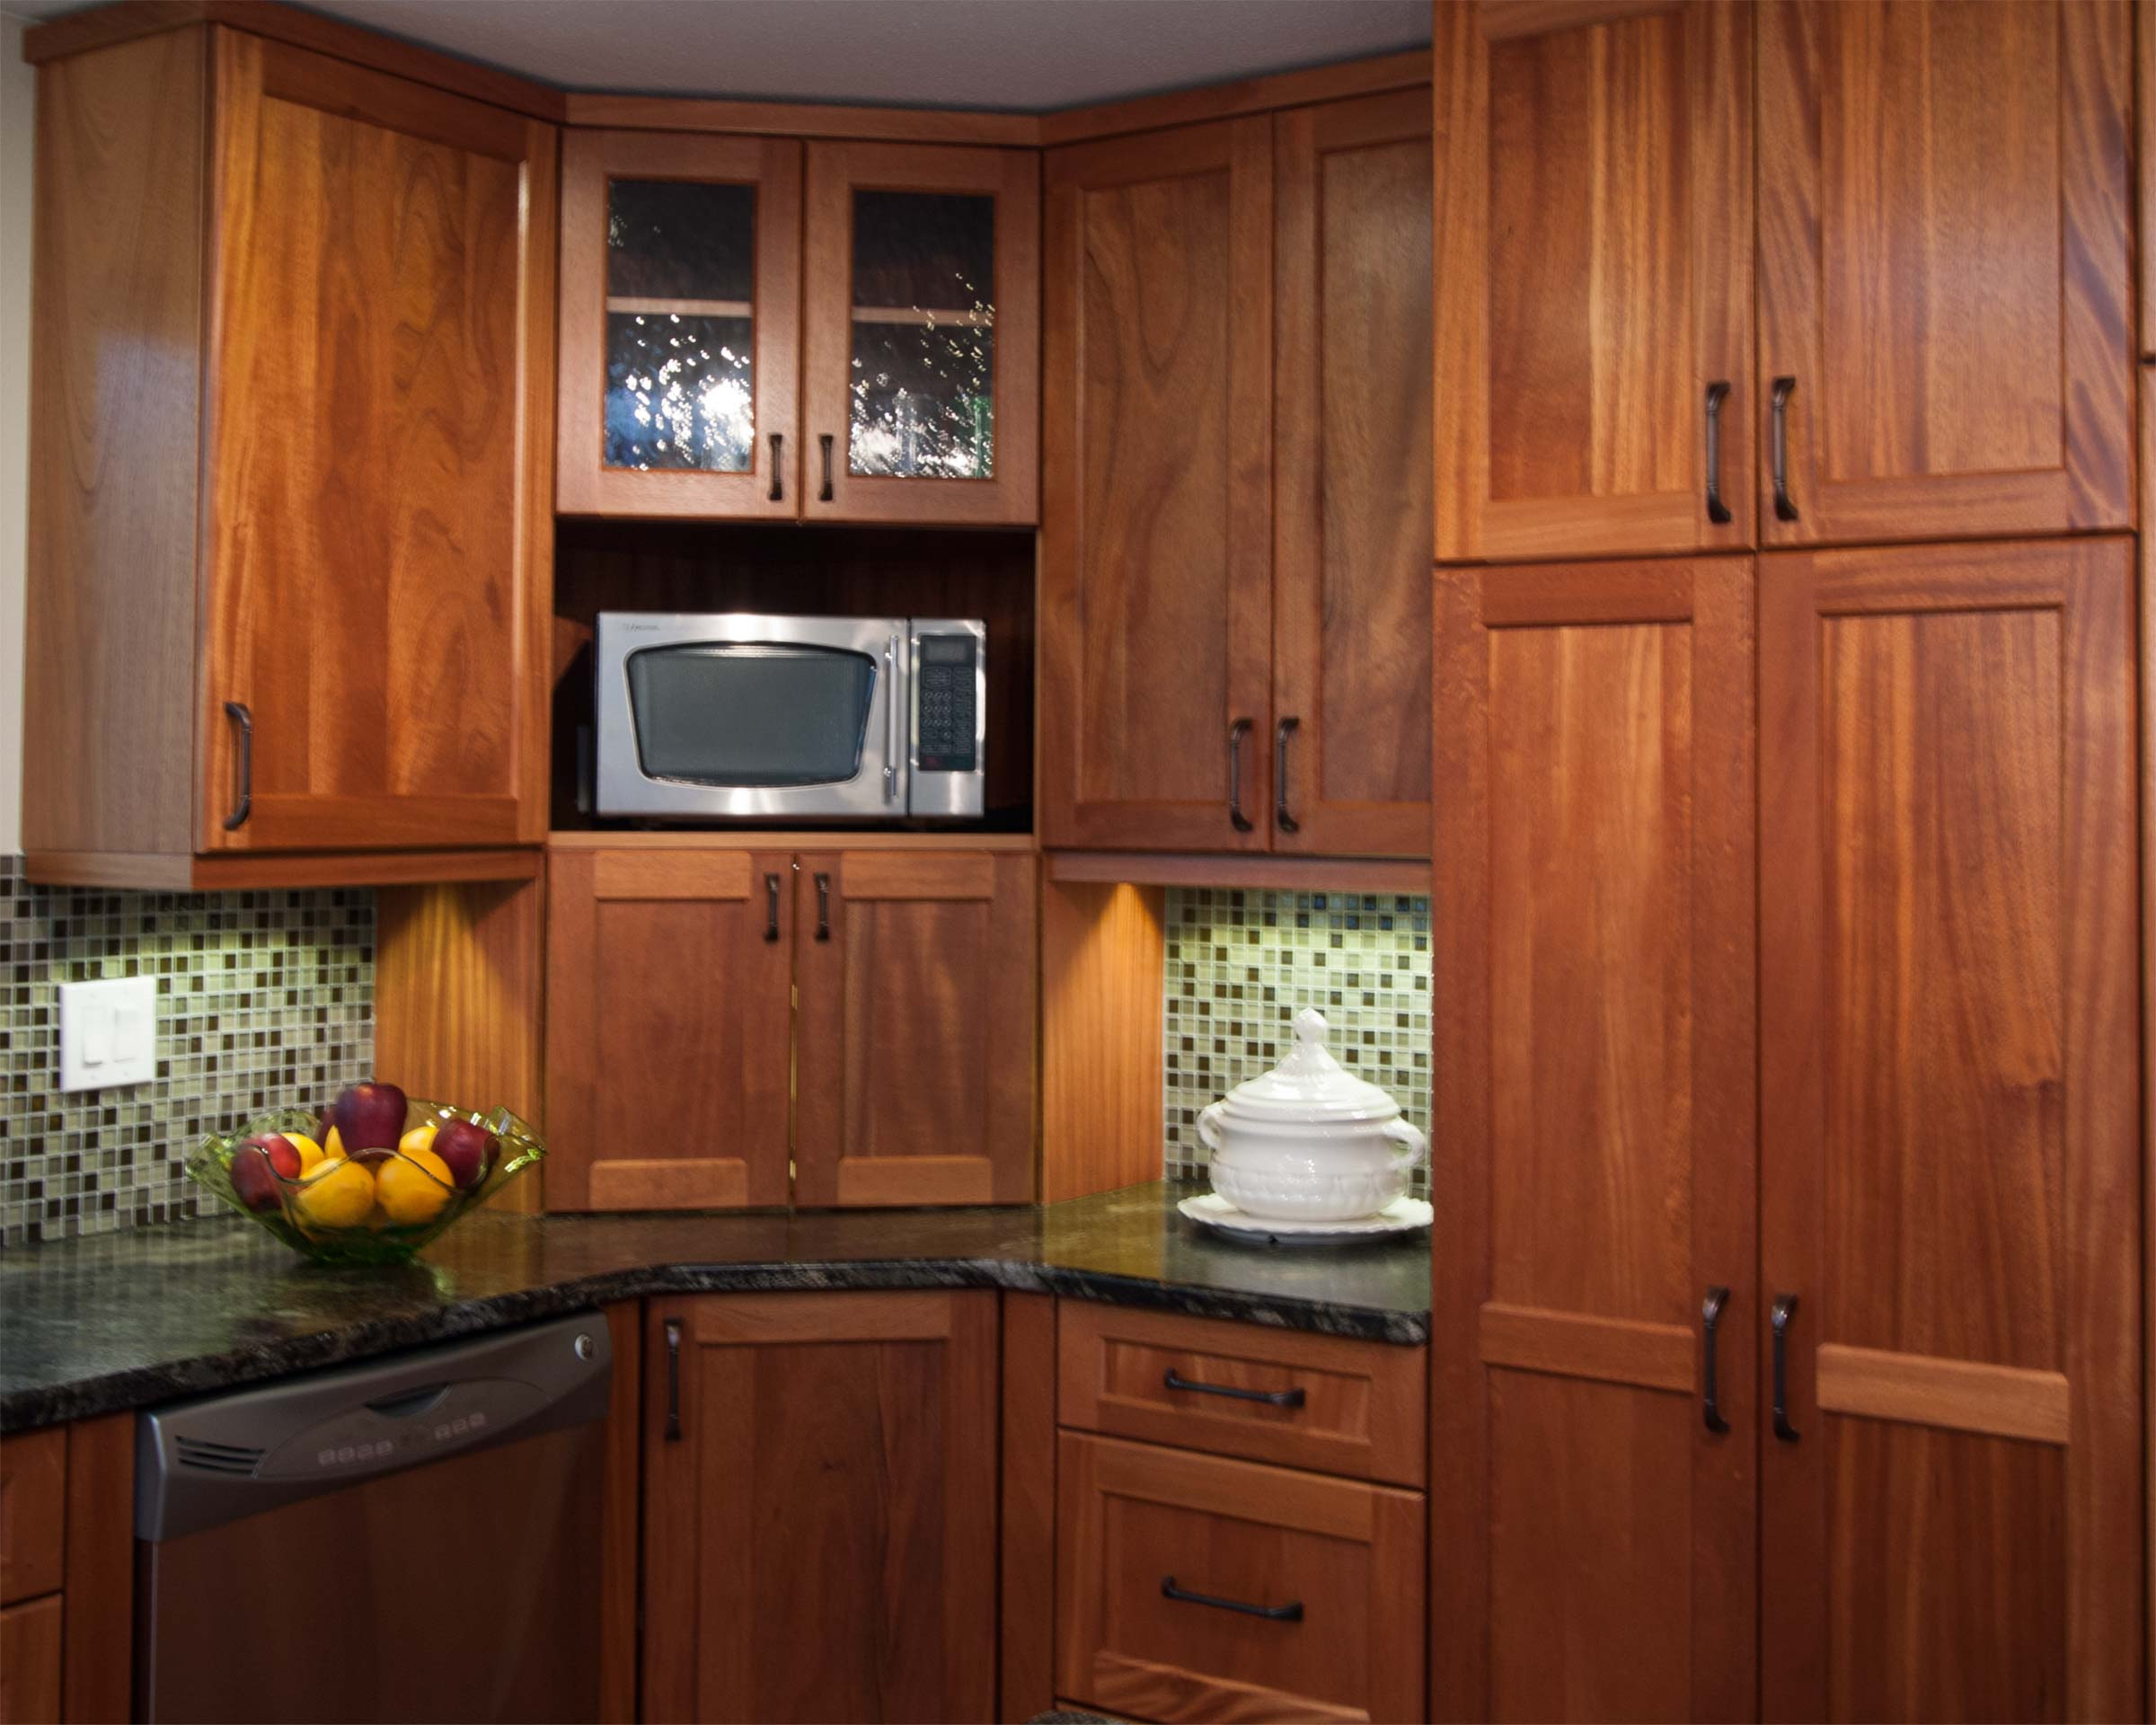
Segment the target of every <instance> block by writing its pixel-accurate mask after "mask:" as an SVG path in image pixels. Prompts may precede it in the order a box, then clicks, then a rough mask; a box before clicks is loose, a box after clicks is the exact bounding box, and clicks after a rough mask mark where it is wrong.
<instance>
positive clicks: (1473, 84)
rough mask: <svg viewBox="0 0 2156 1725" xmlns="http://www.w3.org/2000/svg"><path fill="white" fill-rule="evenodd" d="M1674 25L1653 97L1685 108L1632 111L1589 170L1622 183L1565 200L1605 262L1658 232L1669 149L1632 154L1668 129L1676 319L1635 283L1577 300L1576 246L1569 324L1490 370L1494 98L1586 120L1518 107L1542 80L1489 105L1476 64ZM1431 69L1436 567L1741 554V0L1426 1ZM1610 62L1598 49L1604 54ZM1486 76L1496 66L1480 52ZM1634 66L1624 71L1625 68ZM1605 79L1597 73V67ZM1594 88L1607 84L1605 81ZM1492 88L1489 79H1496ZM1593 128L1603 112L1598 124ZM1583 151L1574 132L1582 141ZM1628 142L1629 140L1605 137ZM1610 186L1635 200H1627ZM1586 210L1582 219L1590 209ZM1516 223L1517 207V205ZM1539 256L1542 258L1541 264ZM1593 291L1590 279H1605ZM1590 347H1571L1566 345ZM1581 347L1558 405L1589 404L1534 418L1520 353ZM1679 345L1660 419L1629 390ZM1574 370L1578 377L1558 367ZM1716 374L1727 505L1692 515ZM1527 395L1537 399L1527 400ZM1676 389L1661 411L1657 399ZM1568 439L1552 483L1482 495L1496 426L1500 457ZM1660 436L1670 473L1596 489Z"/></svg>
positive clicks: (1745, 334) (1528, 357)
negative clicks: (1583, 203) (1677, 379)
mask: <svg viewBox="0 0 2156 1725" xmlns="http://www.w3.org/2000/svg"><path fill="white" fill-rule="evenodd" d="M1673 19H1674V27H1675V28H1676V29H1677V30H1679V31H1681V32H1682V43H1681V49H1682V57H1683V72H1682V75H1681V77H1678V78H1673V79H1670V80H1669V81H1668V90H1669V93H1670V94H1672V95H1673V96H1674V98H1676V99H1678V100H1683V101H1685V102H1687V103H1688V105H1687V107H1686V109H1685V111H1684V112H1683V115H1682V116H1681V117H1665V119H1664V123H1662V124H1659V125H1657V124H1654V123H1652V122H1651V121H1643V123H1642V124H1641V125H1640V127H1639V131H1640V132H1641V134H1643V135H1644V136H1645V137H1646V138H1647V144H1646V146H1644V147H1642V146H1641V144H1640V139H1639V137H1634V138H1631V139H1630V140H1626V139H1621V138H1619V137H1616V136H1614V135H1613V136H1612V137H1609V138H1607V139H1604V147H1605V151H1606V159H1605V161H1604V166H1605V168H1610V169H1613V168H1615V167H1619V166H1621V167H1624V168H1626V169H1629V170H1630V172H1631V175H1632V178H1633V179H1634V180H1636V181H1638V182H1639V185H1638V186H1637V187H1632V188H1628V187H1627V186H1625V185H1623V184H1621V183H1619V179H1620V177H1619V176H1618V175H1616V174H1615V173H1612V175H1611V179H1612V183H1611V184H1610V185H1608V186H1606V187H1604V189H1603V191H1602V194H1601V195H1602V196H1604V197H1605V198H1606V199H1608V200H1609V203H1610V207H1609V208H1605V209H1603V210H1600V211H1596V210H1595V209H1594V208H1592V207H1591V206H1592V204H1593V201H1594V199H1595V195H1596V194H1595V190H1594V188H1593V187H1592V186H1591V185H1590V187H1589V188H1588V189H1587V191H1586V194H1585V195H1586V199H1587V201H1588V203H1589V205H1590V208H1581V209H1578V210H1577V211H1574V212H1571V213H1572V214H1573V215H1574V217H1575V226H1576V227H1577V231H1578V232H1580V233H1581V234H1585V235H1586V236H1587V239H1588V243H1590V245H1591V244H1594V243H1605V244H1606V245H1607V246H1608V247H1609V248H1610V251H1611V252H1612V254H1613V256H1612V260H1611V261H1612V262H1613V264H1617V263H1622V264H1625V265H1627V266H1628V267H1631V268H1637V267H1639V263H1640V260H1639V259H1638V258H1637V257H1633V256H1630V255H1629V253H1628V252H1627V251H1626V248H1625V246H1624V241H1625V239H1626V238H1627V236H1630V237H1631V238H1632V239H1633V240H1634V241H1635V243H1637V242H1638V239H1639V236H1640V235H1642V234H1653V233H1654V232H1655V231H1656V225H1657V218H1658V217H1663V211H1662V210H1659V209H1657V208H1656V206H1655V200H1654V198H1653V196H1652V195H1651V194H1650V193H1649V192H1648V191H1647V190H1642V189H1641V188H1644V187H1645V185H1646V184H1647V182H1648V181H1649V180H1651V179H1652V178H1653V177H1654V175H1655V174H1656V173H1657V172H1658V171H1662V170H1666V168H1667V167H1668V166H1669V165H1670V164H1657V163H1656V162H1654V161H1651V160H1646V159H1642V157H1643V156H1644V154H1645V149H1647V148H1652V147H1654V146H1658V145H1661V144H1664V143H1666V141H1667V140H1668V139H1670V138H1672V137H1675V138H1679V139H1683V140H1686V141H1687V142H1688V144H1689V148H1687V149H1685V150H1684V152H1683V156H1682V158H1681V159H1682V163H1683V167H1684V169H1685V171H1686V173H1687V176H1688V181H1689V184H1688V188H1687V189H1688V190H1689V193H1690V197H1689V199H1688V202H1687V204H1686V207H1685V208H1686V216H1687V219H1688V221H1689V225H1690V234H1689V243H1688V245H1687V246H1686V247H1685V249H1684V251H1683V253H1682V254H1681V255H1680V256H1677V257H1674V258H1670V259H1665V260H1663V261H1664V262H1665V263H1666V264H1667V265H1669V266H1670V267H1671V268H1672V270H1673V271H1676V272H1681V273H1682V276H1683V279H1685V280H1686V281H1687V282H1688V283H1689V288H1690V299H1691V319H1690V322H1689V323H1688V324H1686V325H1681V326H1680V325H1675V324H1674V323H1672V322H1671V321H1670V320H1669V318H1668V314H1667V313H1666V310H1665V309H1664V305H1663V302H1664V301H1666V299H1667V298H1668V297H1669V295H1668V294H1667V293H1666V292H1658V291H1656V290H1653V289H1651V288H1642V289H1641V290H1640V291H1639V292H1637V293H1635V294H1634V295H1632V296H1630V301H1629V302H1627V303H1623V304H1621V305H1616V306H1614V307H1612V306H1610V305H1603V306H1602V307H1600V308H1599V309H1598V310H1595V311H1592V312H1591V310H1590V307H1589V306H1588V305H1587V304H1586V295H1587V294H1589V293H1590V291H1593V289H1592V288H1591V285H1590V284H1591V282H1592V280H1593V271H1592V270H1591V267H1590V264H1591V261H1590V260H1589V259H1587V258H1585V257H1583V258H1581V259H1578V260H1575V261H1568V262H1567V263H1566V264H1565V266H1564V271H1565V274H1566V277H1567V278H1568V279H1567V283H1566V285H1567V286H1568V287H1570V286H1571V280H1570V279H1571V278H1573V277H1575V276H1577V277H1582V278H1585V279H1581V280H1579V281H1578V284H1577V291H1578V293H1579V295H1580V296H1581V300H1580V302H1579V303H1578V304H1577V305H1575V306H1573V307H1572V308H1570V313H1571V323H1569V325H1568V326H1567V327H1564V328H1562V329H1560V330H1557V331H1555V332H1551V333H1550V334H1549V335H1547V336H1544V335H1542V334H1540V333H1538V334H1537V335H1536V336H1535V337H1534V338H1533V339H1530V338H1529V337H1528V336H1527V335H1526V334H1525V333H1523V334H1522V336H1521V337H1520V338H1519V343H1518V345H1519V346H1520V348H1521V349H1523V351H1521V352H1519V353H1517V354H1515V356H1514V357H1515V359H1517V360H1518V362H1519V365H1518V367H1515V369H1514V374H1513V375H1508V376H1500V375H1498V372H1499V367H1500V366H1501V365H1502V364H1503V356H1501V355H1500V354H1499V353H1498V351H1497V344H1496V343H1495V342H1494V341H1493V339H1492V331H1491V324H1490V303H1491V297H1492V296H1493V294H1497V293H1502V292H1503V291H1505V286H1506V282H1507V278H1508V277H1511V276H1514V275H1516V269H1515V268H1513V267H1509V266H1507V264H1506V262H1505V261H1504V260H1503V259H1501V258H1499V257H1498V256H1497V242H1498V238H1499V236H1500V235H1501V234H1503V233H1505V232H1506V231H1507V228H1508V227H1509V226H1512V225H1513V224H1514V222H1515V218H1516V217H1519V212H1517V211H1506V210H1493V209H1492V208H1490V195H1491V194H1490V180H1491V175H1492V173H1493V169H1494V168H1495V167H1496V166H1497V165H1499V164H1502V163H1503V162H1504V161H1505V160H1506V158H1507V155H1508V154H1509V153H1508V152H1507V151H1505V150H1503V149H1501V148H1499V147H1498V146H1495V145H1494V144H1493V138H1492V128H1493V113H1503V112H1507V111H1512V112H1514V113H1515V117H1516V118H1520V119H1530V120H1533V119H1539V120H1540V121H1541V123H1542V130H1543V131H1545V132H1547V131H1548V130H1549V129H1551V124H1552V121H1553V119H1563V120H1564V121H1565V123H1566V129H1567V130H1569V129H1571V128H1586V126H1587V125H1588V124H1589V117H1588V116H1587V115H1586V113H1584V112H1577V111H1575V112H1571V113H1568V114H1567V115H1564V116H1557V117H1552V116H1551V115H1549V114H1547V113H1544V114H1541V115H1539V116H1537V115H1534V114H1533V111H1532V110H1531V109H1530V107H1529V103H1531V102H1533V99H1534V98H1535V96H1536V95H1537V94H1538V93H1539V92H1538V91H1536V90H1534V89H1532V88H1531V89H1529V90H1528V91H1526V92H1525V93H1523V94H1522V95H1521V96H1519V97H1518V99H1517V100H1516V101H1515V102H1513V103H1511V104H1504V103H1501V102H1499V103H1493V93H1492V88H1491V84H1492V76H1493V62H1494V61H1496V60H1498V59H1500V58H1503V57H1508V56H1509V55H1511V54H1513V53H1517V52H1524V51H1525V49H1524V46H1522V45H1524V44H1526V43H1528V42H1530V41H1532V40H1534V39H1551V40H1556V39H1559V38H1561V37H1562V36H1564V35H1566V34H1568V33H1570V32H1574V31H1592V32H1595V41H1596V42H1597V43H1599V44H1601V45H1602V46H1604V47H1607V48H1610V49H1614V48H1615V46H1616V44H1618V43H1619V42H1620V41H1621V40H1625V39H1627V38H1628V37H1629V36H1630V33H1632V32H1637V31H1646V30H1649V29H1656V28H1660V27H1661V26H1662V23H1663V22H1664V21H1668V20H1673ZM1433 49H1434V53H1435V62H1436V64H1435V69H1434V74H1433V75H1434V78H1435V82H1436V104H1437V117H1436V128H1437V137H1436V164H1437V166H1436V173H1437V184H1436V230H1435V233H1436V287H1435V291H1434V294H1433V300H1432V306H1433V312H1434V315H1435V328H1436V339H1435V341H1434V343H1433V349H1432V364H1433V366H1434V367H1435V370H1436V385H1435V388H1436V403H1437V420H1436V447H1435V450H1434V456H1433V458H1434V461H1435V464H1436V557H1437V560H1438V561H1440V562H1481V561H1499V560H1513V559H1516V560H1529V559H1551V558H1558V557H1566V556H1577V557H1606V556H1613V555H1639V554H1641V553H1683V552H1691V551H1708V550H1742V549H1744V548H1745V547H1746V546H1748V545H1750V544H1753V543H1754V541H1753V501H1752V495H1751V489H1752V488H1751V485H1750V482H1749V475H1750V473H1751V472H1752V455H1751V420H1752V411H1751V406H1750V402H1749V399H1748V397H1749V394H1750V391H1751V379H1752V270H1753V224H1752V17H1751V10H1750V7H1749V5H1748V4H1740V3H1739V0H1668V4H1652V0H1648V3H1647V4H1621V5H1589V6H1584V7H1566V6H1561V5H1560V6H1556V7H1549V6H1540V5H1530V6H1507V5H1499V4H1489V3H1488V0H1482V3H1480V4H1465V3H1463V4H1441V5H1439V6H1438V7H1437V8H1436V33H1435V38H1434V40H1433ZM1614 57H1615V56H1614V52H1613V54H1612V58H1613V59H1614ZM1503 69H1504V68H1502V67H1498V70H1499V71H1502V70H1503ZM1632 70H1633V72H1634V73H1635V75H1637V74H1638V71H1639V68H1638V67H1637V66H1635V67H1633V68H1632ZM1607 75H1608V77H1610V78H1614V77H1615V76H1616V73H1615V72H1614V71H1611V72H1609V73H1608V74H1607ZM1607 87H1610V86H1607V85H1605V88H1607ZM1500 94H1501V93H1500ZM1608 123H1610V124H1612V125H1614V124H1615V121H1614V120H1611V121H1609V122H1608ZM1580 142H1581V146H1582V147H1583V148H1585V147H1586V140H1585V139H1584V137H1583V139H1582V140H1580ZM1626 143H1629V144H1630V146H1632V147H1633V149H1634V154H1633V155H1624V154H1623V153H1622V152H1621V149H1620V146H1621V145H1622V144H1626ZM1628 199H1631V200H1635V201H1628ZM1591 217H1599V219H1595V220H1590V218H1591ZM1523 219H1531V217H1529V218H1523ZM1547 267H1548V268H1551V269H1554V268H1555V266H1554V265H1551V266H1547ZM1604 291H1607V290H1604ZM1589 323H1592V324H1593V326H1594V331H1595V344H1594V348H1593V350H1591V351H1587V352H1586V353H1585V354H1584V355H1576V354H1575V351H1574V349H1575V344H1577V347H1578V348H1580V349H1586V348H1587V347H1588V342H1589V329H1588V327H1587V326H1588V324H1589ZM1538 355H1539V356H1541V357H1542V358H1545V359H1548V358H1550V357H1551V355H1555V356H1557V357H1558V358H1581V359H1582V360H1583V363H1585V364H1586V366H1587V367H1589V368H1590V371H1591V374H1592V375H1591V379H1590V383H1589V385H1588V388H1587V390H1586V394H1587V400H1586V402H1585V403H1581V402H1577V401H1575V402H1572V403H1568V404H1562V405H1564V406H1565V407H1566V409H1567V411H1570V412H1572V413H1574V414H1579V413H1583V412H1584V413H1585V414H1586V415H1587V420H1586V426H1585V428H1584V429H1582V428H1580V427H1578V426H1577V425H1573V426H1570V427H1568V426H1567V425H1566V424H1564V423H1562V422H1560V423H1559V424H1557V425H1554V426H1548V427H1545V426H1541V425H1537V424H1533V421H1532V416H1533V414H1535V413H1536V412H1537V411H1540V412H1542V413H1543V414H1545V415H1547V414H1549V413H1551V412H1553V411H1558V408H1559V407H1560V403H1554V402H1551V400H1549V399H1548V397H1549V393H1550V390H1551V387H1552V384H1551V382H1548V381H1544V380H1542V379H1539V378H1538V377H1537V376H1534V375H1533V371H1532V369H1531V368H1529V367H1531V365H1532V362H1533V359H1534V358H1536V357H1537V356H1538ZM1679 357H1681V358H1682V359H1683V365H1684V367H1685V368H1686V373H1687V376H1689V380H1690V381H1689V385H1688V386H1687V388H1686V389H1685V390H1684V391H1683V396H1684V400H1685V408H1684V417H1683V422H1682V423H1681V424H1676V423H1672V422H1669V421H1668V420H1666V419H1665V418H1663V417H1662V415H1663V413H1664V412H1665V411H1666V407H1667V408H1668V409H1670V410H1674V402H1672V403H1667V404H1665V403H1654V402H1648V401H1643V400H1641V399H1640V396H1641V394H1642V393H1644V392H1645V391H1647V390H1648V388H1649V387H1650V386H1652V385H1653V384H1655V383H1657V382H1658V383H1660V384H1663V385H1666V383H1667V381H1668V375H1669V373H1670V371H1671V370H1672V368H1673V367H1674V364H1675V362H1676V360H1677V359H1678V358H1679ZM1561 381H1565V382H1574V381H1577V380H1576V379H1566V380H1561ZM1718 383H1719V384H1726V385H1727V395H1726V396H1725V397H1724V398H1723V399H1722V400H1721V402H1720V405H1719V412H1718V414H1717V424H1718V428H1719V443H1720V448H1719V456H1720V461H1719V490H1720V495H1721V500H1722V502H1723V503H1724V505H1725V506H1726V507H1727V510H1728V514H1729V519H1728V520H1727V522H1719V523H1718V522H1716V521H1714V520H1712V519H1711V518H1710V512H1709V509H1708V502H1707V486H1708V480H1709V477H1710V474H1709V466H1708V463H1707V459H1706V456H1707V450H1706V425H1707V419H1708V414H1707V405H1706V404H1707V401H1708V394H1707V391H1708V386H1709V385H1710V384H1718ZM1538 398H1539V399H1538ZM1493 404H1495V406H1496V407H1498V408H1501V409H1503V410H1504V411H1508V412H1513V411H1516V412H1517V413H1518V414H1519V415H1520V416H1521V417H1522V420H1523V421H1524V422H1523V423H1522V424H1521V425H1520V426H1517V427H1515V429H1513V430H1512V431H1510V432H1507V431H1506V430H1505V429H1502V428H1500V427H1498V426H1495V425H1493ZM1545 434H1554V440H1557V441H1561V440H1562V439H1563V438H1565V437H1566V436H1567V435H1570V436H1572V437H1575V438H1581V437H1584V438H1586V441H1587V442H1588V444H1589V446H1590V447H1587V448H1586V449H1583V450H1582V451H1580V452H1579V455H1580V464H1581V466H1582V467H1583V468H1584V469H1585V473H1584V475H1583V477H1582V480H1581V482H1579V483H1578V484H1577V486H1576V488H1575V489H1574V490H1573V491H1571V492H1570V493H1569V494H1563V493H1560V494H1557V495H1550V496H1517V497H1507V498H1498V497H1496V496H1493V495H1492V489H1493V487H1492V479H1491V467H1492V459H1493V455H1494V454H1495V453H1496V452H1497V450H1498V444H1499V442H1500V440H1504V439H1507V438H1509V440H1510V442H1511V444H1512V446H1513V447H1512V449H1511V454H1512V456H1513V457H1514V458H1515V459H1517V458H1521V457H1522V456H1525V455H1531V454H1532V453H1533V450H1532V449H1531V448H1530V449H1522V448H1521V447H1519V446H1521V445H1522V444H1524V443H1526V442H1527V441H1528V440H1529V439H1530V437H1531V435H1532V436H1534V437H1538V438H1539V437H1542V436H1543V435H1545ZM1658 444H1659V445H1661V446H1663V449H1662V453H1663V456H1665V458H1666V456H1667V453H1668V450H1669V449H1670V448H1672V447H1682V448H1683V449H1685V450H1687V451H1689V452H1690V459H1689V460H1688V461H1686V462H1684V463H1683V482H1682V483H1678V484H1674V485H1672V484H1655V485H1652V486H1646V487H1641V486H1631V487H1629V488H1627V489H1622V490H1619V489H1614V488H1615V487H1616V486H1618V485H1619V484H1620V483H1621V480H1620V479H1619V478H1618V476H1616V475H1615V474H1614V473H1613V472H1612V471H1611V470H1613V469H1616V468H1618V467H1620V466H1623V465H1627V464H1635V465H1636V464H1637V462H1638V461H1639V459H1640V458H1641V456H1642V453H1643V452H1644V451H1648V450H1651V449H1653V448H1654V447H1656V446H1657V445H1658Z"/></svg>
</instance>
